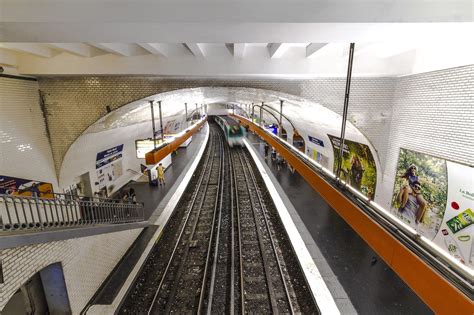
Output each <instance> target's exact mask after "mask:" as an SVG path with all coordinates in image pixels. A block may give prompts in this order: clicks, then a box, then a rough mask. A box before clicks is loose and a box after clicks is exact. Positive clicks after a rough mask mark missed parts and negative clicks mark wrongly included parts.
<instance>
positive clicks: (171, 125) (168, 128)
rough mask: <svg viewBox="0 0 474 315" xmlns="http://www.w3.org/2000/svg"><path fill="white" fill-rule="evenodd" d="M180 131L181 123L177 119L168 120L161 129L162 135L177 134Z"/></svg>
mask: <svg viewBox="0 0 474 315" xmlns="http://www.w3.org/2000/svg"><path fill="white" fill-rule="evenodd" d="M180 130H181V121H179V120H177V119H173V120H169V121H168V122H167V123H166V125H165V127H164V128H163V132H164V133H178V132H179V131H180Z"/></svg>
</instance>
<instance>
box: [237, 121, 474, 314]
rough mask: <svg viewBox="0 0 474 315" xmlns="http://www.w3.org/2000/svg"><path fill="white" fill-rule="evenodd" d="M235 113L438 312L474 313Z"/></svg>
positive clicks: (432, 272) (439, 277) (380, 229)
mask: <svg viewBox="0 0 474 315" xmlns="http://www.w3.org/2000/svg"><path fill="white" fill-rule="evenodd" d="M231 116H233V117H234V118H236V119H237V120H238V121H239V122H240V123H241V124H242V125H244V126H248V127H249V129H250V130H252V131H253V132H255V133H256V134H257V135H259V136H260V137H261V138H263V139H264V140H265V141H267V142H268V144H270V145H271V146H273V147H274V148H275V150H277V151H278V153H279V154H281V155H282V157H283V158H284V159H285V160H286V161H287V162H288V163H290V164H291V166H292V167H294V168H295V170H296V171H297V172H298V173H299V174H300V175H301V176H303V178H304V179H305V180H306V181H307V182H308V184H310V185H311V187H313V189H314V190H315V191H317V192H318V193H319V194H320V195H321V197H322V198H323V199H324V200H326V202H327V203H328V204H329V205H330V206H331V207H332V208H333V209H334V210H336V212H337V213H338V214H339V215H340V216H341V217H342V218H343V219H344V220H345V221H346V222H347V223H348V224H349V225H350V226H351V227H352V228H353V229H354V230H355V231H356V232H357V234H359V235H360V236H361V237H362V238H363V239H364V240H365V242H366V243H367V244H368V245H369V246H370V247H371V248H372V249H373V250H374V251H375V252H376V253H377V254H378V255H379V256H380V257H381V258H382V259H383V260H384V261H385V262H386V263H387V264H388V265H389V266H390V267H391V268H392V269H393V270H394V271H395V272H396V273H397V274H398V275H399V276H400V278H402V279H403V281H405V283H407V285H408V286H409V287H410V288H411V289H412V290H413V291H414V292H415V293H416V294H417V295H418V296H419V297H420V298H421V299H422V300H423V301H424V302H425V303H426V304H427V305H428V306H429V307H430V308H431V309H432V310H433V311H434V312H435V313H437V314H456V315H461V314H466V315H472V314H474V303H473V301H472V300H471V299H470V298H469V297H468V296H466V295H465V294H464V293H463V292H461V291H460V290H459V289H458V288H456V287H455V286H453V285H452V284H451V283H450V282H449V281H448V280H447V279H446V278H444V277H443V276H442V275H441V274H439V273H438V272H437V271H436V270H434V269H433V268H431V267H430V266H429V265H428V264H426V263H425V262H424V261H423V260H422V259H421V258H420V257H418V256H417V255H416V254H415V253H414V252H412V251H411V250H410V249H408V248H407V247H406V246H404V245H403V244H402V243H401V242H399V241H398V240H397V239H396V238H395V237H394V236H392V235H391V234H390V233H389V232H388V231H386V230H385V229H384V228H383V227H382V226H380V225H379V224H378V223H377V222H375V221H374V220H373V219H372V218H370V217H369V216H368V215H367V214H366V213H364V212H363V211H362V210H361V209H360V208H359V207H358V206H357V205H355V204H354V203H353V202H352V201H350V200H349V199H348V198H347V197H346V196H344V195H343V194H342V193H341V192H339V191H338V190H337V189H336V188H334V187H333V186H331V185H330V184H329V183H328V182H326V181H325V180H324V179H323V178H322V177H320V176H319V175H318V174H317V173H316V172H314V171H313V170H312V169H311V168H310V167H309V166H308V165H306V164H305V163H304V162H303V161H301V160H300V159H299V158H298V157H297V156H295V155H294V154H293V153H292V152H291V151H290V150H289V149H287V148H286V147H284V146H283V145H281V144H280V143H279V142H278V141H276V140H275V139H273V137H272V136H270V135H269V134H268V133H267V132H265V131H264V130H263V129H262V128H260V127H259V126H258V125H256V124H255V123H253V122H251V121H250V120H248V119H246V118H243V117H241V116H237V115H231ZM387 285H389V284H387Z"/></svg>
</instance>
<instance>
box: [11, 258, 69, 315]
mask: <svg viewBox="0 0 474 315" xmlns="http://www.w3.org/2000/svg"><path fill="white" fill-rule="evenodd" d="M2 314H4V315H10V314H11V315H15V314H72V312H71V307H70V304H69V298H68V293H67V288H66V282H65V281H64V273H63V268H62V265H61V263H59V262H58V263H54V264H51V265H49V266H47V267H45V268H43V269H41V270H40V271H38V272H37V273H35V274H34V275H33V276H32V277H31V278H30V279H28V281H26V282H25V283H24V284H23V285H21V286H20V288H19V289H18V290H17V291H16V292H15V293H14V294H13V296H12V297H11V298H10V300H9V301H8V303H7V304H6V305H5V307H4V309H3V310H2Z"/></svg>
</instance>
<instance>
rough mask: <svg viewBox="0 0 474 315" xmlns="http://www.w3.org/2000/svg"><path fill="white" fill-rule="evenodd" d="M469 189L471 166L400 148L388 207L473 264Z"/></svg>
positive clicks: (473, 213)
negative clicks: (391, 196)
mask: <svg viewBox="0 0 474 315" xmlns="http://www.w3.org/2000/svg"><path fill="white" fill-rule="evenodd" d="M473 190H474V168H473V167H470V166H466V165H461V164H457V163H454V162H451V161H446V160H444V159H441V158H438V157H434V156H431V155H427V154H423V153H419V152H415V151H411V150H407V149H403V148H402V149H400V155H399V159H398V164H397V172H396V180H395V187H394V191H393V198H392V207H391V211H392V213H394V214H395V215H397V216H398V217H399V218H400V219H402V220H403V221H404V222H405V223H407V224H409V225H410V226H411V227H413V228H414V229H415V230H416V231H417V232H418V233H420V234H421V235H423V236H425V237H426V238H428V239H430V240H433V241H434V242H435V243H436V244H437V245H438V246H440V247H441V248H442V249H444V250H446V251H447V252H448V253H449V254H450V255H451V256H453V257H454V258H455V259H457V260H458V261H460V262H461V263H463V264H466V265H469V266H471V267H473V266H474V264H473V262H472V259H473V256H472V255H473V254H474V253H473V248H472V246H473V235H474V191H473Z"/></svg>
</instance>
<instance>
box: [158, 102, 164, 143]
mask: <svg viewBox="0 0 474 315" xmlns="http://www.w3.org/2000/svg"><path fill="white" fill-rule="evenodd" d="M158 109H159V111H160V132H161V143H163V142H164V141H165V135H164V134H163V115H162V114H161V101H158Z"/></svg>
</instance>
